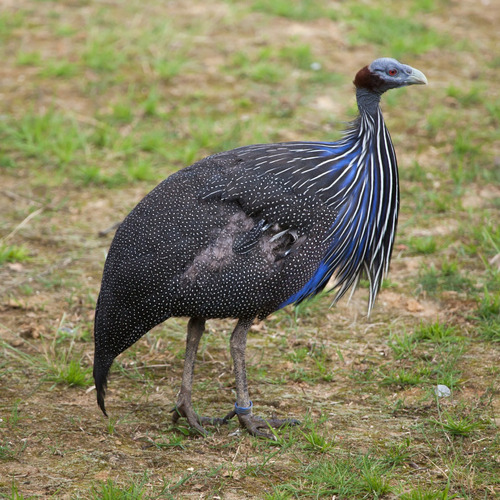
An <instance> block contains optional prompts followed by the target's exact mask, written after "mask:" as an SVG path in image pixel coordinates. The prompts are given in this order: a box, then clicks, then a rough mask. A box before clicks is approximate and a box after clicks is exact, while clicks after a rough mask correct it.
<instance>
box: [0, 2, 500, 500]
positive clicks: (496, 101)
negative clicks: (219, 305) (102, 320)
mask: <svg viewBox="0 0 500 500" xmlns="http://www.w3.org/2000/svg"><path fill="white" fill-rule="evenodd" d="M498 26H500V4H499V3H498V2H495V1H493V0H492V1H488V0H483V1H478V0H460V1H458V0H435V1H433V0H409V1H407V2H401V1H382V0H366V1H362V2H354V1H349V0H346V1H341V2H340V1H339V2H337V1H321V0H301V1H296V2H291V1H289V0H270V1H261V0H246V1H244V0H241V1H236V0H226V1H224V0H214V1H210V2H206V1H201V0H192V1H189V2H186V1H178V0H171V1H168V2H167V1H163V0H150V1H148V2H140V1H138V0H130V1H128V2H120V1H112V0H109V1H107V0H102V1H93V0H60V1H50V0H46V1H43V0H20V1H19V0H18V1H13V0H4V1H3V2H2V6H1V10H0V54H1V59H2V65H1V66H0V102H1V110H0V144H1V147H0V341H1V344H0V497H1V498H10V499H22V498H40V497H43V498H95V499H97V498H107V499H140V498H224V499H240V498H265V499H269V500H270V499H275V500H277V499H287V498H337V499H340V498H400V499H406V500H410V499H411V500H424V499H425V500H432V499H442V500H444V499H450V498H467V499H486V498H495V497H497V496H498V495H500V452H499V450H500V438H499V434H498V426H499V422H500V420H499V418H500V417H499V409H500V403H499V399H498V394H499V378H500V377H499V373H500V362H499V360H500V349H499V347H500V318H499V315H500V270H499V269H500V215H499V210H500V133H499V128H500V88H499V84H498V82H499V80H500V52H499V50H498V47H500V30H499V28H498ZM380 56H391V57H396V58H399V59H401V60H402V61H403V62H406V63H408V64H411V65H412V66H414V67H416V68H418V69H420V70H422V71H423V72H424V73H425V74H426V75H427V77H428V80H429V85H428V86H427V87H425V88H424V87H419V88H409V89H401V90H397V91H393V92H391V93H390V94H388V95H386V96H384V98H383V110H384V115H385V118H386V122H387V125H388V127H389V130H390V131H391V134H392V137H393V141H394V144H395V147H396V151H397V154H398V159H399V164H400V172H401V199H402V209H401V220H400V225H399V231H398V237H397V241H396V246H395V251H394V255H393V261H392V266H391V272H390V274H389V278H388V280H386V282H385V283H384V287H383V290H382V292H381V294H380V295H379V299H378V301H377V304H376V307H375V309H374V311H373V313H372V315H371V316H370V318H367V317H366V314H365V311H366V304H367V293H366V292H367V290H366V284H363V283H362V284H361V287H360V289H359V290H358V291H357V292H356V294H355V295H354V297H353V299H352V300H351V302H350V303H346V301H343V302H342V303H341V304H339V305H338V306H337V307H335V308H333V309H331V308H329V305H330V302H331V298H332V297H331V296H328V295H326V296H321V297H319V298H318V299H316V300H314V301H313V302H308V303H306V304H303V305H301V306H300V308H299V309H298V310H293V309H291V308H287V309H285V310H283V311H279V312H278V313H275V314H273V315H272V316H271V317H270V318H268V320H267V321H265V322H264V323H259V324H256V325H254V327H253V328H252V332H251V335H250V336H249V342H248V350H247V355H248V365H249V366H248V370H249V380H250V391H251V394H252V398H253V401H254V404H255V408H256V412H258V413H259V414H261V415H264V416H266V415H267V416H270V415H272V414H273V413H276V414H277V415H278V416H286V415H289V416H294V417H296V418H299V419H300V420H301V421H302V426H301V427H297V428H291V429H285V430H282V431H279V432H277V434H276V440H275V441H266V440H262V439H256V438H252V437H250V436H249V435H248V434H247V433H246V432H240V431H239V429H238V426H237V425H236V423H234V422H232V423H231V424H230V425H229V426H228V427H224V428H220V429H213V432H212V434H211V435H210V436H209V437H208V438H206V439H201V438H199V437H198V436H196V435H195V434H194V433H193V432H192V431H190V430H189V429H188V428H187V427H185V426H184V424H183V423H182V421H180V422H179V423H178V425H176V426H173V425H172V424H171V419H170V418H171V415H170V410H171V408H172V406H173V404H174V402H175V399H176V393H177V391H178V389H179V387H180V379H181V373H182V363H183V361H182V358H183V354H184V338H185V327H186V321H185V320H183V319H171V320H169V321H168V322H167V323H166V324H165V325H162V326H161V327H158V328H156V329H155V331H153V332H151V333H150V334H148V335H147V336H145V337H143V339H141V340H140V341H139V342H138V343H137V344H136V346H134V347H133V348H131V349H129V350H128V351H127V352H126V353H124V354H123V355H122V356H121V357H120V358H118V360H117V362H116V363H115V365H114V368H113V369H112V373H111V378H110V387H109V389H110V390H109V394H108V398H107V405H108V412H109V413H110V418H109V419H108V420H106V419H105V418H104V417H103V416H102V414H101V413H100V411H99V410H98V408H97V406H96V404H95V391H94V390H93V389H92V385H93V383H92V378H91V365H92V352H93V341H92V320H93V310H94V307H95V301H96V298H97V294H98V290H99V283H100V277H101V272H102V266H103V263H104V258H105V254H106V251H107V248H108V247H109V244H110V241H111V238H112V235H113V232H114V231H113V229H112V227H113V225H114V224H115V223H118V222H119V221H120V220H122V218H123V217H124V216H125V215H126V214H127V213H128V212H129V211H130V209H132V208H133V206H134V205H135V204H136V203H137V202H138V201H139V200H140V199H141V198H142V197H143V196H144V195H145V194H146V193H147V192H148V191H149V190H150V189H152V188H153V187H154V186H155V185H156V184H157V183H158V182H159V181H161V180H162V179H164V178H165V177H167V176H168V175H169V174H171V173H172V172H175V171H176V170H178V169H179V168H182V167H183V166H186V165H188V164H190V163H192V162H193V161H195V160H197V159H200V158H202V157H203V156H205V155H207V154H210V153H213V152H217V151H221V150H225V149H229V148H233V147H237V146H240V145H244V144H251V143H256V142H274V141H286V140H297V139H301V140H302V139H303V140H322V141H324V140H335V139H337V138H338V137H340V131H341V130H342V128H343V127H344V124H345V122H346V121H348V120H350V119H352V118H353V117H354V116H355V112H356V107H355V100H354V94H353V90H352V84H351V81H352V79H353V77H354V74H355V72H356V71H357V70H358V69H360V68H361V67H362V66H364V65H365V64H368V63H369V62H371V61H372V60H373V59H374V58H375V57H380ZM232 327H233V323H232V322H230V321H210V322H209V329H208V331H207V333H206V334H205V336H204V338H203V340H202V346H201V349H200V354H199V360H198V364H197V369H196V373H195V377H196V378H195V393H194V401H195V407H196V409H197V410H198V411H199V412H201V413H203V414H205V415H213V416H221V415H223V414H225V413H226V412H227V411H228V409H229V408H230V407H231V405H232V404H233V403H234V385H233V377H232V374H231V360H230V356H229V348H228V340H229V334H230V331H231V328H232ZM438 384H441V385H445V386H447V387H448V388H449V389H450V391H451V395H450V396H449V397H445V396H443V395H438V394H436V387H437V385H438Z"/></svg>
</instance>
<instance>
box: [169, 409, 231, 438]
mask: <svg viewBox="0 0 500 500" xmlns="http://www.w3.org/2000/svg"><path fill="white" fill-rule="evenodd" d="M181 417H184V418H185V419H186V420H187V422H188V424H189V425H190V426H191V427H193V428H194V429H196V430H197V431H198V432H199V433H200V434H201V435H202V436H207V435H208V432H207V431H206V430H205V428H204V427H203V426H204V425H216V426H219V425H223V424H226V423H227V420H226V419H224V418H212V417H202V416H201V415H197V414H196V413H195V411H194V410H193V407H192V405H191V404H190V403H185V402H180V403H177V404H176V405H175V407H174V408H173V409H172V422H173V423H174V424H175V423H177V421H178V420H179V418H181Z"/></svg>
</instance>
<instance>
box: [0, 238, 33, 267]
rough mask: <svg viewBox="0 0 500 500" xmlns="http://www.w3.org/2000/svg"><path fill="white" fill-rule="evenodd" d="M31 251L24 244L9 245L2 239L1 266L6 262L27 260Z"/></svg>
mask: <svg viewBox="0 0 500 500" xmlns="http://www.w3.org/2000/svg"><path fill="white" fill-rule="evenodd" d="M29 259H30V251H29V249H28V248H27V247H26V246H24V245H8V244H5V243H4V242H2V241H0V266H1V265H2V264H5V263H6V262H26V261H27V260H29Z"/></svg>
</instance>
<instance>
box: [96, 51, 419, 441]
mask: <svg viewBox="0 0 500 500" xmlns="http://www.w3.org/2000/svg"><path fill="white" fill-rule="evenodd" d="M377 61H385V64H383V65H382V66H383V67H384V66H385V65H387V64H389V63H390V64H392V66H390V68H392V67H393V66H394V65H395V64H397V65H398V66H396V67H397V68H398V71H401V72H404V71H406V73H407V76H409V75H412V74H413V78H415V81H414V82H411V76H410V82H409V83H406V84H410V83H425V82H424V80H425V77H423V75H422V74H421V73H420V72H417V71H416V70H413V69H412V68H409V67H408V66H404V65H401V64H400V63H397V61H394V60H390V59H385V60H384V59H382V60H377ZM377 61H375V62H374V63H372V65H371V66H370V67H369V68H370V69H373V68H372V67H373V65H376V64H375V63H377ZM392 61H394V62H392ZM405 68H409V70H407V69H405ZM410 70H411V71H410ZM363 71H364V70H361V71H360V72H359V73H358V75H357V77H356V78H357V80H359V81H358V83H356V81H355V84H356V87H357V98H358V107H359V109H360V116H359V118H358V119H357V120H356V122H354V123H353V125H352V128H351V129H350V130H349V131H348V133H347V134H346V135H345V136H344V138H343V139H342V140H340V141H337V142H334V143H327V142H325V143H320V142H291V143H279V144H260V145H254V146H247V147H242V148H238V149H235V150H232V151H228V152H224V153H219V154H215V155H213V156H210V157H208V158H205V159H204V160H201V161H200V162H198V163H195V164H194V165H191V166H190V167H187V168H185V169H183V170H180V171H179V172H177V173H176V174H174V175H172V176H170V177H169V178H168V179H166V180H165V181H163V182H162V183H161V184H159V185H158V186H157V187H156V188H155V189H154V190H153V191H152V192H151V193H149V194H148V195H147V196H146V197H145V198H144V199H143V200H142V201H141V202H140V203H139V204H138V205H137V206H136V208H135V209H134V210H133V211H132V212H131V213H130V214H129V215H128V217H127V218H126V219H125V220H124V222H123V223H122V224H121V226H120V227H119V229H118V231H117V233H116V236H115V238H114V240H113V243H112V245H111V248H110V251H109V254H108V257H107V260H106V265H105V269H104V274H103V281H102V288H101V293H100V295H99V299H98V305H97V309H96V320H95V343H96V355H95V362H94V377H95V380H96V387H97V391H98V401H99V404H100V406H101V408H102V409H103V411H104V388H105V385H106V377H107V373H108V371H109V367H110V365H111V363H112V361H113V359H114V358H115V357H116V356H117V355H118V354H120V353H121V352H123V351H124V350H125V349H127V348H128V347H129V346H130V345H132V344H133V343H134V342H135V341H137V340H138V339H139V338H140V337H141V336H142V335H144V334H145V333H146V332H147V331H149V330H150V329H151V328H152V327H154V326H155V325H157V324H159V323H161V322H163V321H165V320H166V319H167V318H169V317H172V316H187V317H190V318H192V319H191V321H190V323H189V326H188V342H187V349H186V363H185V369H184V376H183V384H182V387H181V393H180V396H179V400H178V403H177V412H178V413H176V414H175V418H178V416H179V415H180V416H184V417H186V418H187V419H188V421H189V423H190V424H191V425H192V426H194V427H196V428H198V429H199V430H200V432H203V428H202V427H201V423H202V422H207V421H209V420H207V419H203V418H200V417H197V416H196V415H195V414H194V412H193V411H192V408H191V384H192V376H193V365H194V358H195V354H196V349H197V345H198V342H199V338H200V337H201V334H202V333H203V328H204V321H205V319H208V318H237V319H238V320H239V322H238V326H237V327H236V329H235V331H234V332H233V336H232V338H231V354H232V355H233V359H234V363H235V375H236V386H237V387H236V388H237V395H238V398H237V399H238V400H237V405H235V408H236V411H235V412H232V413H231V414H230V415H228V417H231V416H233V415H234V413H236V414H238V417H239V419H240V422H241V423H242V424H243V425H245V426H246V427H247V428H248V429H249V430H250V432H252V433H253V434H265V432H264V431H261V430H260V427H263V426H264V425H265V424H267V423H271V425H280V424H281V423H286V422H287V421H267V422H265V421H261V420H259V419H258V417H253V416H252V415H251V413H250V410H249V405H250V406H251V403H250V400H249V396H248V389H247V387H246V375H245V370H244V347H245V341H246V332H247V330H248V328H249V326H250V325H251V322H252V321H253V320H254V319H255V318H257V317H258V318H261V319H262V318H265V317H266V316H267V315H268V314H270V313H271V312H273V311H275V310H277V309H280V308H281V307H284V306H285V305H288V304H292V303H296V302H299V301H301V300H303V299H305V298H307V297H309V296H311V295H314V294H315V293H318V292H319V291H321V290H322V289H323V288H324V287H325V286H326V284H327V283H328V281H329V280H330V279H331V278H332V277H333V278H334V279H335V283H336V287H337V289H338V292H337V298H339V297H340V296H342V295H343V294H344V293H345V292H346V291H347V290H348V289H349V288H350V287H351V286H352V285H355V283H356V282H357V280H358V278H359V276H360V275H361V273H362V272H365V273H366V274H367V276H368V278H369V280H370V303H369V307H370V308H371V306H372V304H373V301H374V299H375V296H376V294H377V291H378V289H379V286H380V283H381V281H382V278H383V276H384V274H385V272H386V271H387V269H388V264H389V259H390V255H391V250H392V246H393V242H394V235H395V230H396V224H397V215H398V206H399V190H398V189H399V188H398V174H397V164H396V157H395V154H394V149H393V147H392V143H391V139H390V136H389V133H388V131H387V129H386V127H385V124H384V120H383V117H382V113H381V111H380V107H379V105H378V102H379V98H380V94H381V93H382V92H383V91H384V90H382V91H378V90H374V89H373V88H371V87H374V86H375V84H379V82H378V80H377V75H375V77H373V78H372V80H371V87H370V85H367V84H366V83H364V84H363V81H368V83H369V82H370V79H369V78H368V77H367V76H366V74H364V73H363ZM411 72H413V73H411ZM415 75H416V76H415ZM368 76H369V75H368ZM422 78H423V79H422ZM419 79H420V80H419ZM401 85H402V84H401ZM401 85H395V86H401ZM389 88H392V87H389ZM385 90H387V89H385ZM226 420H227V418H226V419H224V420H220V419H219V420H217V419H216V421H218V422H219V423H220V422H223V421H226ZM288 422H289V423H290V422H291V423H293V422H292V421H288ZM261 424H262V425H261Z"/></svg>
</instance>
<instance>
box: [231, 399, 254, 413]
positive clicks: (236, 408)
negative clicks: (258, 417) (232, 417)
mask: <svg viewBox="0 0 500 500" xmlns="http://www.w3.org/2000/svg"><path fill="white" fill-rule="evenodd" d="M252 407H253V403H252V402H251V401H250V406H249V407H248V408H245V407H242V406H238V404H237V403H234V412H235V413H236V415H250V413H252Z"/></svg>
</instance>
